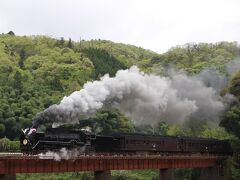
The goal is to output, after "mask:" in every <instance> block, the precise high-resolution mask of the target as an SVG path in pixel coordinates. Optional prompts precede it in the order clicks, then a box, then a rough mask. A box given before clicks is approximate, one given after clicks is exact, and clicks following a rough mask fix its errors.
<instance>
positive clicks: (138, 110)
mask: <svg viewBox="0 0 240 180" xmlns="http://www.w3.org/2000/svg"><path fill="white" fill-rule="evenodd" d="M104 106H112V107H115V108H117V109H119V110H120V111H121V112H122V113H123V114H125V115H126V116H127V117H129V118H130V119H131V120H132V121H133V122H134V123H135V124H136V125H138V124H156V123H158V122H159V121H167V122H169V123H177V122H179V123H181V122H183V121H185V120H187V119H188V118H190V117H194V116H201V117H202V118H205V119H208V120H213V121H217V120H218V116H219V114H220V112H222V111H223V110H224V107H225V105H224V103H223V102H222V101H221V97H220V96H219V95H218V93H217V91H216V90H214V89H213V88H212V87H208V86H206V85H205V84H204V83H203V82H202V80H200V79H199V78H197V77H189V76H187V75H186V74H184V73H176V74H174V75H173V76H172V77H160V76H156V75H152V74H145V73H143V72H141V71H140V70H139V69H138V68H137V67H136V66H133V67H131V68H130V69H127V70H119V71H118V72H117V73H116V76H115V77H109V76H108V75H105V76H103V77H102V78H101V79H100V80H98V81H93V82H87V83H86V84H85V85H84V87H83V89H81V90H80V91H75V92H73V93H72V94H71V95H70V96H68V97H64V98H63V99H62V101H61V102H60V104H55V105H52V106H50V107H49V108H48V109H46V110H44V111H43V112H40V113H38V114H37V115H36V117H35V118H34V122H33V125H34V126H38V125H39V124H43V123H57V124H61V123H76V122H79V120H80V119H81V117H89V116H92V115H94V114H95V113H96V111H97V110H99V109H101V108H102V107H104Z"/></svg>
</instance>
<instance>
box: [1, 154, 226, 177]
mask: <svg viewBox="0 0 240 180" xmlns="http://www.w3.org/2000/svg"><path fill="white" fill-rule="evenodd" d="M227 158H228V157H227V156H213V155H200V154H199V155H191V156H190V155H113V154H112V155H110V154H105V155H103V154H98V155H97V154H95V155H94V154H92V155H79V156H77V157H74V158H69V159H61V160H55V159H54V158H53V157H52V156H39V155H23V154H21V153H19V154H5V155H3V154H2V155H1V154H0V179H16V173H49V172H80V171H94V178H95V179H96V180H108V179H111V173H110V171H111V170H133V169H138V170H141V169H159V170H160V173H159V179H162V180H171V179H172V172H173V171H172V170H173V169H175V168H201V169H202V170H201V179H203V180H222V179H224V180H226V179H228V177H227V173H226V169H227V168H224V167H225V165H224V163H225V161H226V159H227Z"/></svg>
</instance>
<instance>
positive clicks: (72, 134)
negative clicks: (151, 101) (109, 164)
mask: <svg viewBox="0 0 240 180" xmlns="http://www.w3.org/2000/svg"><path fill="white" fill-rule="evenodd" d="M64 147H65V148H67V149H76V148H77V149H81V150H83V149H84V152H101V153H103V152H109V153H149V154H154V153H158V154H180V153H182V154H194V153H195V154H197V153H202V154H203V153H206V154H222V155H231V154H232V149H231V146H230V143H229V142H228V141H226V140H217V139H207V138H192V137H174V136H161V135H150V134H139V133H114V134H111V135H96V134H94V133H91V132H88V131H83V130H78V131H77V130H74V131H69V130H66V129H62V128H51V129H47V131H46V132H45V133H42V132H36V129H33V128H32V129H26V130H25V131H23V132H22V134H21V136H20V148H21V151H22V152H23V153H39V152H46V151H49V150H50V151H58V150H60V149H61V148H64Z"/></svg>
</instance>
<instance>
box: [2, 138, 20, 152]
mask: <svg viewBox="0 0 240 180" xmlns="http://www.w3.org/2000/svg"><path fill="white" fill-rule="evenodd" d="M19 146H20V144H19V141H10V140H9V139H8V138H2V139H0V152H17V151H19Z"/></svg>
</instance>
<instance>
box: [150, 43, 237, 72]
mask: <svg viewBox="0 0 240 180" xmlns="http://www.w3.org/2000/svg"><path fill="white" fill-rule="evenodd" d="M239 54H240V49H239V47H238V44H237V43H236V42H232V43H229V42H220V43H215V44H212V43H211V44H207V43H199V44H195V43H191V44H185V45H183V46H177V47H174V48H172V49H170V50H169V51H167V52H166V53H164V54H162V55H159V56H155V57H154V58H153V59H152V60H151V63H152V70H153V71H157V72H158V71H159V68H160V69H161V67H169V65H173V66H174V67H177V68H178V69H183V70H185V71H186V72H188V73H190V74H194V73H198V72H200V71H201V70H202V69H204V68H207V67H213V68H216V69H218V70H219V71H220V72H223V71H224V70H225V68H224V67H225V64H226V63H227V62H229V61H230V60H233V59H234V58H236V57H237V56H238V55H239ZM162 71H163V70H162ZM162 71H160V72H162ZM161 74H162V73H161Z"/></svg>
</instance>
